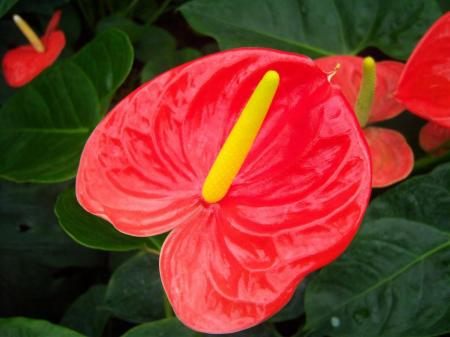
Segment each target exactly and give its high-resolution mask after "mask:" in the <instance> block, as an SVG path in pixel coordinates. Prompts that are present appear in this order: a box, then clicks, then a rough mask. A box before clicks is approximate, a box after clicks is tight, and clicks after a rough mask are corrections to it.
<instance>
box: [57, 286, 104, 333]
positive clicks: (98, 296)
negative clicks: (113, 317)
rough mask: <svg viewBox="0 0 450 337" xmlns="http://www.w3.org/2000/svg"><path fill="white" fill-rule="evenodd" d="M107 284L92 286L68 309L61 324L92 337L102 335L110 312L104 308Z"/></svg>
mask: <svg viewBox="0 0 450 337" xmlns="http://www.w3.org/2000/svg"><path fill="white" fill-rule="evenodd" d="M105 291H106V286H104V285H103V284H99V285H95V286H92V287H91V288H89V289H88V291H86V292H85V293H84V294H82V295H81V296H80V297H78V298H77V299H76V300H75V302H73V303H72V305H71V306H70V307H69V309H67V311H66V313H65V314H64V317H63V319H62V321H61V324H62V325H64V326H66V327H68V328H70V329H73V330H75V331H79V332H81V333H83V334H85V335H87V336H90V337H101V336H102V333H103V329H104V327H105V325H106V323H107V322H108V319H109V316H110V314H109V313H108V311H106V310H105V309H104V308H102V305H103V301H104V299H105Z"/></svg>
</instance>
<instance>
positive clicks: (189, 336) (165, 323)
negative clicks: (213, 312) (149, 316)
mask: <svg viewBox="0 0 450 337" xmlns="http://www.w3.org/2000/svg"><path fill="white" fill-rule="evenodd" d="M149 336H158V337H175V336H180V337H181V336H183V337H196V336H198V334H197V332H195V331H192V330H190V329H188V328H186V327H185V326H184V325H183V324H182V323H181V322H180V321H179V320H178V319H176V318H167V319H162V320H159V321H154V322H150V323H145V324H141V325H138V326H136V327H134V328H133V329H131V330H128V331H127V332H126V333H125V334H124V335H122V337H149Z"/></svg>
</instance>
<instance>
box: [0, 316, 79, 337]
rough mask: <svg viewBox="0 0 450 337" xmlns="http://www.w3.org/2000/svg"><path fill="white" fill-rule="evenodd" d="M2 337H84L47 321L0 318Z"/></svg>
mask: <svg viewBox="0 0 450 337" xmlns="http://www.w3.org/2000/svg"><path fill="white" fill-rule="evenodd" d="M0 335H1V336H2V337H85V336H83V335H81V334H79V333H77V332H75V331H73V330H70V329H67V328H65V327H62V326H58V325H55V324H52V323H50V322H47V321H43V320H37V319H29V318H22V317H15V318H0Z"/></svg>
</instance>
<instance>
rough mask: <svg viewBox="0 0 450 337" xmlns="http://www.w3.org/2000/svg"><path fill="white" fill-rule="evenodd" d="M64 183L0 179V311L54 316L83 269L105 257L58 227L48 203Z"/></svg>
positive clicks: (79, 280) (82, 276) (78, 283)
mask: <svg viewBox="0 0 450 337" xmlns="http://www.w3.org/2000/svg"><path fill="white" fill-rule="evenodd" d="M63 188H64V186H58V185H52V186H47V185H22V184H20V185H19V184H12V183H6V182H2V183H1V184H0V232H1V233H2V235H1V236H0V275H1V290H0V293H1V296H0V315H2V316H19V315H20V316H31V317H42V316H44V315H45V316H46V317H59V315H60V313H61V312H62V310H65V308H66V307H67V305H68V304H69V303H70V302H71V301H72V300H73V298H74V296H77V292H80V291H83V285H82V284H83V282H86V280H87V279H88V278H87V277H86V276H87V273H86V272H85V271H86V270H89V271H90V270H92V268H95V267H99V266H101V265H103V264H104V256H102V255H101V254H99V252H96V251H93V250H88V249H86V248H84V247H81V246H80V245H78V244H76V243H75V242H73V240H71V239H70V238H69V237H68V236H67V235H66V234H65V233H64V232H63V231H62V230H61V229H60V228H59V226H58V224H57V221H56V218H55V216H54V214H53V212H52V208H53V205H54V203H55V200H56V197H57V195H58V193H59V192H60V191H61V190H62V189H63ZM62 270H77V273H76V275H74V274H71V273H61V271H62ZM89 274H91V272H89ZM37 289H38V290H39V291H37ZM0 335H1V334H0Z"/></svg>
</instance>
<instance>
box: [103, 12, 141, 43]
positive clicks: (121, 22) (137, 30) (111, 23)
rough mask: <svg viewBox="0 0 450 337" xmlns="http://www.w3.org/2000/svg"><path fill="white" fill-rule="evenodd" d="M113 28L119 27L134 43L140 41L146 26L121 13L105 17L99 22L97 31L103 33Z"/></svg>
mask: <svg viewBox="0 0 450 337" xmlns="http://www.w3.org/2000/svg"><path fill="white" fill-rule="evenodd" d="M111 28H117V29H119V30H121V31H122V32H124V33H125V34H127V36H128V38H129V39H130V42H132V43H135V42H137V41H139V40H140V39H141V38H142V35H143V34H144V26H142V25H139V24H137V23H136V22H134V21H132V20H130V19H127V18H125V17H123V16H120V15H112V16H106V17H104V18H103V19H102V20H100V21H99V22H98V24H97V27H96V31H97V32H98V33H102V32H105V31H107V30H109V29H111Z"/></svg>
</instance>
